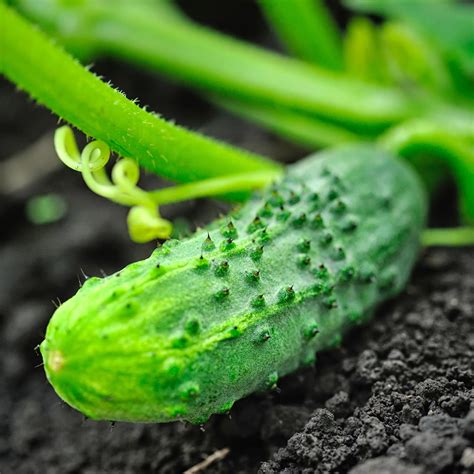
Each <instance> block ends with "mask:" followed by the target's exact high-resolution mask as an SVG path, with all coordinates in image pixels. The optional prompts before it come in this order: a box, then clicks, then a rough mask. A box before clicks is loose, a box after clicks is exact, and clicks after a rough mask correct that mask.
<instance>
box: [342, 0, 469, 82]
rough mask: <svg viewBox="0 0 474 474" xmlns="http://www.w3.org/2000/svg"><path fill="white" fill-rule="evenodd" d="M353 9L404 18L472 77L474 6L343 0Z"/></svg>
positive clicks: (435, 0)
mask: <svg viewBox="0 0 474 474" xmlns="http://www.w3.org/2000/svg"><path fill="white" fill-rule="evenodd" d="M345 3H346V5H347V6H349V7H350V8H353V9H354V10H358V11H363V12H366V13H376V14H379V15H382V16H386V17H389V18H395V19H397V20H402V21H405V22H407V23H409V24H411V25H412V26H413V27H415V28H416V29H418V30H419V31H420V32H422V33H423V34H425V35H426V36H428V37H429V38H430V40H431V41H432V42H433V44H435V45H436V46H437V47H438V48H439V49H440V50H441V51H442V52H443V53H444V54H445V55H447V56H448V58H449V59H451V60H452V61H455V62H456V63H457V64H459V66H460V67H461V68H462V70H463V72H464V74H466V75H468V76H470V77H474V5H472V4H471V5H469V4H463V3H455V2H453V1H448V0H345Z"/></svg>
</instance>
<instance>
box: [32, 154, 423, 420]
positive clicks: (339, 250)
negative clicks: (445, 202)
mask: <svg viewBox="0 0 474 474" xmlns="http://www.w3.org/2000/svg"><path fill="white" fill-rule="evenodd" d="M426 207H427V206H426V196H425V192H424V189H423V188H422V185H421V184H420V182H419V180H418V178H417V177H416V176H415V174H414V172H413V171H412V170H411V169H410V168H409V166H408V165H407V164H405V163H402V162H401V161H399V160H398V159H396V158H394V157H391V156H389V155H386V154H385V153H384V152H382V151H380V150H378V149H376V148H374V147H370V146H369V145H356V146H354V145H352V146H350V147H343V148H338V149H334V150H330V151H325V152H323V153H319V154H317V155H313V156H311V157H309V158H307V159H305V160H302V161H301V162H299V163H297V164H295V165H292V166H290V167H288V170H287V173H286V174H285V176H284V178H282V180H281V181H280V182H278V183H275V184H274V185H272V186H270V187H269V188H267V189H265V190H264V191H261V192H259V193H256V194H254V195H253V197H252V198H251V199H250V200H249V201H248V202H247V203H245V204H244V205H243V206H242V207H241V208H240V209H237V210H236V211H234V212H233V213H231V214H230V215H229V216H227V217H225V218H223V219H221V220H219V221H217V222H215V223H214V224H213V225H212V226H210V227H209V228H207V229H203V230H199V231H198V232H196V233H195V234H194V235H193V236H192V237H190V238H188V239H185V240H182V241H168V242H167V243H166V244H165V245H163V246H162V247H160V248H158V249H157V250H156V251H154V252H153V254H152V255H151V256H150V257H149V258H148V259H146V260H144V261H140V262H136V263H133V264H131V265H128V266H127V267H126V268H124V269H123V270H122V271H120V272H118V273H116V274H114V275H111V276H108V277H105V278H90V279H89V280H87V281H86V282H85V284H84V285H83V287H82V288H81V289H80V290H79V291H78V293H77V294H76V295H75V296H74V297H73V298H71V299H70V300H69V301H67V302H65V303H64V304H63V305H62V306H60V307H59V308H58V309H57V311H56V312H55V314H54V316H53V317H52V319H51V321H50V323H49V326H48V329H47V333H46V338H45V340H44V341H43V343H42V344H41V353H42V356H43V359H44V367H45V370H46V375H47V377H48V379H49V381H50V382H51V384H52V385H53V387H54V388H55V390H56V392H57V393H58V395H59V396H60V397H61V398H63V399H64V400H65V401H66V402H67V403H68V404H70V405H72V406H73V407H75V408H76V409H78V410H80V411H81V412H83V413H84V414H85V415H86V416H88V417H90V418H93V419H107V420H123V421H140V422H167V421H173V420H189V421H191V422H193V423H202V422H204V421H206V420H207V419H208V418H209V416H210V415H212V414H213V413H224V412H227V411H228V410H229V409H230V408H231V407H232V404H233V403H234V402H235V401H236V400H238V399H240V398H242V397H244V396H246V395H248V394H249V393H251V392H254V391H255V390H259V389H265V388H266V387H273V386H275V384H276V383H277V381H278V379H279V377H281V376H282V375H284V374H287V373H289V372H291V371H293V370H295V369H297V368H298V367H299V366H302V365H305V364H312V363H313V362H314V360H315V352H317V351H320V350H322V349H325V348H328V347H332V346H334V345H337V344H339V342H340V340H341V336H342V334H343V332H344V330H346V329H347V328H348V327H350V326H351V325H354V324H358V323H361V322H363V321H364V320H366V318H368V317H369V316H370V314H371V312H372V310H373V309H374V307H375V306H376V305H377V304H378V303H379V302H381V301H383V300H385V299H386V298H388V297H390V296H393V295H395V294H396V293H397V292H399V291H400V290H401V289H402V288H403V286H404V285H405V283H406V281H407V279H408V277H409V274H410V271H411V268H412V266H413V263H414V262H415V260H416V257H417V253H418V250H419V242H420V233H421V230H422V229H423V227H424V223H425V215H426Z"/></svg>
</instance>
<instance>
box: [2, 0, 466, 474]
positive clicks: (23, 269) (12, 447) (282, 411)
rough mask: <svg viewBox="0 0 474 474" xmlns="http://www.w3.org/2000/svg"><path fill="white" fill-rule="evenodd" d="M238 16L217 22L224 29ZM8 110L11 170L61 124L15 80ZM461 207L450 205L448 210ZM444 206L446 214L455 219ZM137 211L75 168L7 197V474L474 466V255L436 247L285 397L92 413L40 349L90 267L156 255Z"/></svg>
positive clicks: (184, 109)
mask: <svg viewBox="0 0 474 474" xmlns="http://www.w3.org/2000/svg"><path fill="white" fill-rule="evenodd" d="M207 3H209V2H207ZM247 8H251V7H247ZM232 21H234V22H235V21H236V20H235V17H232V16H230V17H229V19H228V20H227V23H226V22H224V24H223V25H220V24H218V25H217V26H219V27H222V28H223V29H226V28H229V24H231V25H232V24H233V23H232ZM260 28H261V22H258V21H257V22H256V23H255V25H250V26H249V25H246V26H245V28H244V27H242V28H240V30H242V29H243V30H245V31H244V33H245V35H247V36H248V37H252V38H255V37H257V36H258V35H259V34H260V33H259V32H260ZM235 30H239V28H237V27H235ZM96 70H98V71H99V72H100V73H102V74H104V75H106V76H107V77H108V78H110V79H112V81H113V82H114V83H115V84H116V85H118V86H120V88H121V89H123V90H125V91H126V92H127V94H128V95H129V96H132V97H137V96H139V97H141V98H143V99H144V102H146V103H148V104H149V105H150V107H151V108H152V109H155V110H160V111H161V112H163V113H164V114H165V115H166V116H168V117H170V118H171V117H172V118H175V119H176V120H177V121H178V122H179V123H182V124H185V125H187V126H189V127H191V128H199V129H200V130H201V131H203V132H205V133H207V134H210V135H213V136H217V137H219V138H221V139H224V140H226V141H230V142H233V143H236V144H239V145H241V146H244V147H247V148H249V149H253V150H256V151H259V152H261V153H264V154H267V155H269V156H273V157H275V158H278V159H280V160H285V161H290V160H295V159H297V158H299V157H300V156H303V154H304V153H303V151H302V150H299V149H297V148H296V147H293V146H290V145H287V144H285V143H283V142H281V141H280V140H278V139H276V138H275V137H273V136H271V135H269V134H266V133H263V132H261V131H259V130H257V129H255V128H254V127H252V126H250V125H247V124H245V123H243V122H241V121H240V120H237V119H235V118H233V117H231V116H229V115H226V114H223V113H220V112H218V111H216V110H215V109H214V108H212V107H211V106H209V105H207V104H205V103H204V102H203V101H202V100H200V99H199V98H197V97H196V96H195V95H194V94H191V93H189V92H188V91H186V90H184V89H182V88H179V87H176V86H173V85H171V84H169V83H167V82H164V81H162V80H159V79H157V78H156V77H155V76H152V75H149V74H143V73H140V72H138V71H135V70H132V69H124V67H123V66H119V65H118V64H116V63H111V62H109V63H100V64H98V66H97V68H96ZM0 102H1V103H2V104H8V107H5V109H4V108H3V107H2V111H1V113H0V125H1V127H0V130H1V143H2V148H1V150H0V154H1V156H0V164H1V162H2V161H1V160H2V159H4V158H6V157H7V156H10V155H11V154H12V153H14V152H16V151H19V150H22V149H24V148H25V147H26V146H27V145H29V144H31V143H34V142H35V141H36V140H38V139H39V138H40V136H42V135H43V134H44V133H46V132H47V133H50V132H51V130H52V129H53V128H54V125H55V122H56V121H55V119H54V118H53V117H51V115H50V114H48V113H47V112H46V111H45V110H43V109H40V108H38V107H36V106H34V105H33V104H31V103H29V102H27V101H26V99H25V96H24V95H22V94H15V92H14V88H13V87H12V86H10V85H8V84H6V83H5V82H3V83H0ZM38 159H41V157H38ZM155 184H156V181H155ZM49 192H54V193H57V194H59V195H60V196H62V197H63V198H64V199H65V201H66V203H67V205H68V212H67V214H66V216H65V217H64V218H63V219H62V220H60V221H58V222H56V223H54V224H49V225H43V226H35V225H33V224H31V223H30V222H29V221H28V220H27V219H26V217H25V212H24V208H25V203H26V202H27V200H28V199H29V198H30V197H31V196H35V195H38V194H44V193H49ZM451 201H453V199H443V202H442V204H446V203H447V204H448V207H447V208H446V209H452V207H453V205H452V202H451ZM440 204H441V203H439V204H438V205H437V207H436V212H435V213H434V214H435V215H436V214H443V213H445V212H446V211H445V210H442V209H441V206H440ZM223 209H224V207H222V205H219V204H217V203H215V202H211V201H200V202H199V203H198V202H190V203H186V204H183V205H180V206H171V207H170V208H168V209H167V210H166V214H167V215H168V216H169V217H176V216H184V217H187V218H188V219H189V221H190V222H191V223H192V224H199V223H203V222H207V221H209V220H210V219H211V218H212V217H213V216H215V215H216V214H217V213H218V212H220V211H222V210H223ZM125 216H126V211H125V210H124V209H122V208H119V207H118V206H115V205H113V204H110V203H108V202H106V201H105V200H103V199H101V198H99V197H96V196H95V195H93V194H92V193H90V192H89V191H87V189H86V188H85V186H84V185H83V184H82V181H81V178H80V176H79V175H77V174H75V173H73V172H72V171H69V170H64V169H60V170H59V171H57V172H55V173H53V174H51V175H50V176H49V178H48V179H46V180H40V181H37V182H36V183H34V184H33V185H30V186H29V187H28V188H27V189H25V190H23V191H20V192H18V193H16V194H15V195H9V196H0V219H1V221H2V225H1V226H0V228H1V235H0V242H1V247H0V275H1V277H0V472H1V473H2V474H10V473H19V474H29V473H48V474H50V473H51V474H54V473H58V474H66V473H87V474H93V473H133V474H136V473H150V472H156V473H178V472H182V471H184V470H186V469H188V468H189V467H191V466H193V465H195V464H197V463H199V462H200V461H202V460H203V459H204V458H205V457H206V456H208V455H210V454H212V453H214V452H215V451H217V450H219V449H222V448H229V450H230V451H229V454H228V455H227V456H226V457H225V458H224V459H222V460H220V461H217V462H215V463H214V464H212V465H211V466H209V467H208V468H207V470H206V471H205V472H209V473H212V472H214V473H252V472H257V471H259V470H260V471H261V472H262V473H274V472H286V473H301V472H307V473H329V472H334V473H344V472H349V471H350V472H352V473H353V474H368V473H374V474H375V473H377V474H381V473H382V474H383V473H386V474H398V473H400V474H402V473H403V474H404V473H407V474H420V473H427V474H428V473H463V474H467V473H472V472H474V251H473V249H472V248H466V249H457V250H455V249H437V250H434V249H433V250H430V251H427V252H425V253H424V255H422V256H421V258H420V262H419V264H418V266H417V268H416V269H415V271H414V274H413V277H412V279H411V282H410V284H409V286H408V288H407V289H406V290H405V292H404V293H403V294H402V295H400V296H399V297H398V298H396V299H395V300H394V301H391V302H389V303H387V304H385V305H384V306H383V307H381V308H380V310H379V311H378V313H377V315H376V316H375V318H374V319H373V321H372V322H371V323H369V324H367V325H366V326H364V327H361V328H357V329H355V330H354V331H352V332H351V333H349V334H348V335H347V337H346V338H345V339H344V340H343V342H342V346H341V347H340V348H338V349H334V350H331V351H329V352H326V353H323V354H320V355H319V356H318V357H319V358H318V361H317V363H316V365H315V367H313V368H308V369H305V370H301V371H299V372H298V373H295V374H293V375H290V376H288V377H286V378H284V379H283V380H282V381H281V383H280V385H279V388H278V389H277V390H275V391H272V392H267V393H263V394H255V395H252V396H250V397H248V398H247V399H245V400H242V401H240V402H238V403H237V404H236V405H235V407H234V408H233V409H232V411H231V413H230V415H229V416H214V417H213V418H212V419H211V420H210V421H209V422H208V423H207V424H206V425H205V426H203V427H198V426H192V425H189V424H184V423H174V424H169V425H139V424H126V423H117V424H115V425H112V424H110V423H106V422H94V421H90V420H85V419H83V417H82V416H81V415H80V414H79V413H77V412H76V411H74V410H73V409H71V408H69V407H68V406H66V405H65V404H64V403H63V402H61V401H60V399H59V398H58V397H57V396H56V394H55V393H54V391H53V390H52V388H51V387H50V386H49V384H48V383H47V381H46V379H45V376H44V373H43V370H42V367H41V358H40V356H39V354H38V353H37V352H35V350H34V348H35V346H36V345H37V344H38V343H39V342H41V340H42V337H43V334H44V331H45V327H46V324H47V322H48V319H49V317H50V316H51V314H52V312H53V310H54V306H53V303H52V302H51V300H57V299H59V300H60V301H63V300H64V299H67V298H68V297H70V296H72V295H73V294H74V292H75V291H76V290H77V287H78V285H79V282H78V280H83V279H84V276H83V274H87V275H100V274H101V273H102V272H105V273H109V272H113V271H116V270H118V269H119V268H121V267H122V266H124V265H126V264H127V263H129V262H131V261H133V260H137V259H140V258H144V257H146V256H147V255H148V254H149V253H150V251H151V249H152V247H153V246H152V245H147V246H137V245H134V244H132V243H130V242H129V240H128V237H127V234H126V228H125ZM447 221H449V219H448V220H446V219H442V222H447Z"/></svg>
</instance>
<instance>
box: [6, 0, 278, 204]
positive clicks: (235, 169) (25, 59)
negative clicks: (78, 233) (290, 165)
mask: <svg viewBox="0 0 474 474" xmlns="http://www.w3.org/2000/svg"><path fill="white" fill-rule="evenodd" d="M0 17H1V18H2V28H3V30H2V55H1V61H0V72H1V73H2V74H4V75H5V76H6V77H7V78H8V79H10V80H11V81H13V82H14V83H15V84H17V86H18V87H20V88H22V89H24V90H25V91H27V92H28V93H29V94H30V95H31V96H32V97H33V98H34V99H35V100H37V101H38V102H39V103H41V104H43V105H46V106H47V107H48V108H49V109H50V110H52V111H53V112H54V113H56V114H57V115H58V116H59V117H61V118H62V119H64V120H66V121H67V122H69V123H71V124H73V125H75V126H76V127H78V128H79V129H80V130H81V131H83V132H84V133H85V134H87V135H89V136H92V137H94V138H96V139H99V140H101V141H102V142H104V143H107V145H108V146H109V147H110V148H111V149H112V150H114V151H115V152H117V153H118V154H119V155H120V156H126V157H132V158H133V159H134V160H136V161H138V163H139V164H140V165H141V166H142V167H143V168H145V169H147V170H149V171H152V172H153V173H155V174H158V175H161V176H164V177H166V178H169V179H171V180H176V181H180V182H190V181H197V180H200V179H207V178H211V177H217V176H223V175H230V174H235V173H245V172H252V171H264V170H269V171H272V170H276V169H278V168H279V166H278V165H277V164H275V163H272V162H271V161H269V160H266V159H264V158H263V157H261V156H258V155H256V154H254V153H250V152H246V151H244V150H239V149H237V148H234V147H232V146H229V145H226V144H224V143H220V142H218V141H216V140H212V139H210V138H207V137H204V136H202V135H199V134H197V133H194V132H191V131H188V130H185V129H184V128H181V127H178V126H176V125H174V124H172V123H169V122H166V121H165V120H163V119H162V118H160V117H159V116H158V115H156V114H153V113H150V112H147V111H145V110H144V109H142V108H140V107H139V106H138V105H137V104H136V103H135V101H131V100H129V99H127V98H126V97H125V95H124V94H123V93H121V92H120V91H118V90H116V89H114V88H113V87H111V86H110V85H109V84H106V83H105V82H103V81H102V80H101V79H100V78H99V77H97V76H95V75H94V74H93V73H92V72H90V71H88V70H87V69H86V68H84V67H83V66H81V65H80V64H79V63H78V62H77V61H76V60H75V59H73V58H72V57H71V56H70V55H69V54H67V53H66V52H65V51H63V50H62V49H61V47H60V46H59V45H58V44H55V43H54V42H53V41H52V40H51V39H50V38H48V37H47V36H46V35H45V34H44V33H43V32H41V31H40V30H39V29H38V28H36V27H34V26H33V25H31V24H30V23H29V22H28V21H26V20H25V19H24V18H22V17H21V16H20V15H19V14H18V13H16V11H15V10H13V9H12V8H9V7H8V6H6V5H5V3H4V2H3V1H2V2H0ZM45 58H47V60H46V59H45ZM32 71H34V73H32ZM241 197H242V196H241Z"/></svg>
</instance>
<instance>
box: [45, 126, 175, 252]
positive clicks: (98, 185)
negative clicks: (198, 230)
mask: <svg viewBox="0 0 474 474" xmlns="http://www.w3.org/2000/svg"><path fill="white" fill-rule="evenodd" d="M54 146H55V148H56V152H57V154H58V156H59V158H60V159H61V161H62V162H63V163H64V164H65V165H66V166H68V167H69V168H71V169H73V170H75V171H79V172H80V173H81V174H82V177H83V179H84V181H85V183H86V184H87V186H88V187H89V189H91V190H92V191H93V192H95V193H96V194H98V195H99V196H102V197H105V198H107V199H109V200H110V201H113V202H116V203H118V204H122V205H125V206H130V207H131V209H130V212H129V213H128V217H127V224H128V232H129V235H130V238H131V239H132V240H133V241H134V242H138V243H143V242H148V241H150V240H152V239H156V238H158V239H167V238H169V236H170V235H171V232H172V230H173V226H172V224H171V222H169V221H167V220H166V219H163V218H162V217H161V216H160V213H159V210H158V206H157V204H156V202H155V200H154V199H153V198H152V197H151V195H150V193H148V192H146V191H144V190H142V189H140V188H139V187H138V186H137V183H138V180H139V177H140V169H139V167H138V165H137V163H136V162H135V161H134V160H132V159H131V158H122V159H121V160H120V161H118V162H117V163H116V164H115V165H114V167H113V168H112V172H111V176H112V180H111V179H110V178H109V177H108V176H107V173H106V170H105V166H106V165H107V163H108V162H109V160H110V148H109V146H108V145H107V144H106V143H104V142H102V141H100V140H95V141H93V142H90V143H88V144H87V145H86V146H85V147H84V149H83V150H82V152H81V153H80V152H79V149H78V147H77V143H76V140H75V138H74V134H73V132H72V130H71V129H70V128H69V127H68V126H63V127H61V128H59V129H58V130H56V133H55V135H54Z"/></svg>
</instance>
